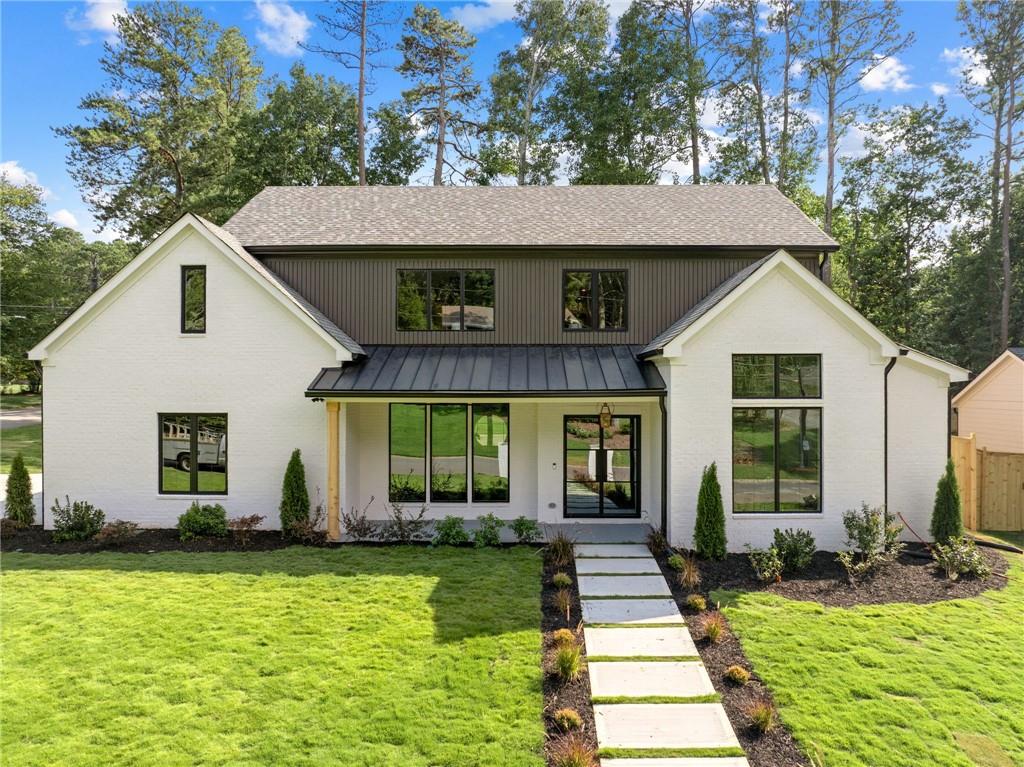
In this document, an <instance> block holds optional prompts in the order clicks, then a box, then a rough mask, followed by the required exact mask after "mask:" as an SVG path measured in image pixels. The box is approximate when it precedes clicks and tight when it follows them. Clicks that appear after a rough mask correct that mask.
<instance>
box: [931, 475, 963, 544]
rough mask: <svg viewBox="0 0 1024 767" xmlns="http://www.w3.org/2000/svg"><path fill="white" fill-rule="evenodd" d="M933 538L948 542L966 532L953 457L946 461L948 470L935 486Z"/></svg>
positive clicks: (936, 540)
mask: <svg viewBox="0 0 1024 767" xmlns="http://www.w3.org/2000/svg"><path fill="white" fill-rule="evenodd" d="M931 534H932V540H934V541H935V542H936V543H946V542H947V541H949V540H950V539H953V538H960V537H962V536H963V534H964V523H963V518H962V517H961V514H960V488H959V487H958V486H957V482H956V472H955V471H954V470H953V459H949V460H948V461H946V471H945V473H944V474H943V475H942V477H941V478H940V479H939V484H938V486H937V487H936V488H935V506H934V508H933V509H932V524H931Z"/></svg>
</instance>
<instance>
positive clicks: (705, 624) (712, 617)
mask: <svg viewBox="0 0 1024 767" xmlns="http://www.w3.org/2000/svg"><path fill="white" fill-rule="evenodd" d="M700 626H701V629H702V630H703V631H704V636H705V637H707V640H708V641H709V642H711V644H718V643H719V642H721V641H722V640H723V639H725V637H726V634H728V632H729V628H728V626H726V624H725V618H724V617H722V614H721V613H708V614H707V615H705V616H704V620H702V621H701V624H700Z"/></svg>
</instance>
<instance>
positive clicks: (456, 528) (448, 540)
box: [433, 514, 469, 546]
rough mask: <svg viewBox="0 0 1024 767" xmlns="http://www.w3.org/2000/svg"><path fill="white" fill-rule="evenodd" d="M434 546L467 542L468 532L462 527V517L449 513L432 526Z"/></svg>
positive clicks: (456, 544)
mask: <svg viewBox="0 0 1024 767" xmlns="http://www.w3.org/2000/svg"><path fill="white" fill-rule="evenodd" d="M433 543H434V545H435V546H460V545H462V544H464V543H469V533H467V532H466V529H465V527H463V520H462V517H456V516H455V515H454V514H449V515H448V516H447V517H445V518H444V519H442V520H441V521H440V522H438V523H437V525H436V526H435V527H434V540H433Z"/></svg>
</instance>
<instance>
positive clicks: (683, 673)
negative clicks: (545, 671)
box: [587, 629, 715, 698]
mask: <svg viewBox="0 0 1024 767" xmlns="http://www.w3.org/2000/svg"><path fill="white" fill-rule="evenodd" d="M637 631H654V629H637ZM587 668H589V669H590V692H591V694H592V695H594V697H609V698H612V697H630V698H643V697H646V696H655V695H659V696H660V695H671V696H674V697H677V698H695V697H697V696H698V695H714V693H715V688H714V685H712V684H711V678H710V677H709V676H708V672H707V671H706V670H705V669H704V664H703V663H701V662H700V661H690V662H675V661H672V662H666V661H653V662H651V661H639V662H638V661H612V662H605V661H596V662H593V663H589V664H587Z"/></svg>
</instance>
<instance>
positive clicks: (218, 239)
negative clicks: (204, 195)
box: [28, 213, 363, 361]
mask: <svg viewBox="0 0 1024 767" xmlns="http://www.w3.org/2000/svg"><path fill="white" fill-rule="evenodd" d="M187 228H191V229H192V230H193V231H195V232H198V233H199V234H200V235H202V236H203V237H205V238H206V239H207V240H208V241H209V242H210V243H211V244H213V245H214V246H215V247H216V248H217V249H218V250H220V251H221V252H222V253H223V254H224V255H225V256H228V257H229V258H231V259H233V260H234V261H235V262H236V263H237V264H238V265H239V266H240V267H241V268H242V269H243V271H245V272H246V273H247V274H249V275H250V276H251V277H252V278H253V279H256V280H258V281H259V282H260V283H261V284H263V285H264V286H265V287H266V288H267V290H268V291H269V292H270V294H271V295H273V296H274V297H275V298H277V299H278V300H279V301H281V303H282V304H283V305H285V306H286V307H287V308H289V310H290V311H292V312H293V313H294V314H295V316H297V317H299V318H301V319H302V320H303V321H304V322H305V323H306V324H307V325H308V326H309V327H310V328H311V329H312V330H314V331H315V332H316V333H318V334H319V335H320V336H322V337H323V338H324V340H325V341H327V343H328V344H329V345H330V346H332V347H334V349H335V351H336V353H337V358H338V360H339V361H345V360H349V359H352V358H353V357H356V356H359V355H362V354H363V350H362V347H360V346H359V344H357V343H356V342H355V341H353V340H352V339H351V338H349V337H348V336H347V335H346V334H345V333H344V332H343V331H342V330H341V329H340V328H338V327H337V325H335V324H334V323H333V322H331V321H330V320H329V319H328V318H327V317H325V316H324V315H323V314H322V313H321V312H319V311H318V310H317V309H316V308H315V307H313V306H312V305H310V304H309V302H307V301H306V300H305V299H303V298H302V297H301V296H299V295H298V294H297V293H296V292H295V291H294V290H293V289H292V288H291V287H290V286H288V285H287V284H286V283H284V282H283V281H282V280H281V279H280V278H279V277H277V276H276V275H274V274H273V273H271V272H270V271H268V270H267V268H266V267H265V266H263V265H262V264H261V263H260V262H259V261H258V260H257V259H255V258H253V257H252V256H251V255H249V253H247V252H246V251H245V249H244V248H243V247H242V246H241V244H240V243H239V242H238V240H237V239H235V238H234V237H233V236H232V235H231V234H230V233H229V232H226V231H224V230H223V229H221V228H220V227H218V226H216V225H214V224H212V223H210V222H209V221H206V220H205V219H202V218H200V217H199V216H195V215H193V214H191V213H186V214H185V215H184V216H182V217H181V218H179V219H178V220H177V221H175V222H174V223H173V224H172V225H171V226H170V227H168V228H167V229H166V230H165V231H164V232H163V233H162V234H161V235H160V236H159V237H157V238H156V239H155V240H153V242H151V243H150V244H149V245H147V246H146V247H145V248H143V250H142V252H140V253H139V254H138V255H137V256H136V257H135V258H133V259H132V260H131V261H130V262H129V263H128V264H127V265H126V266H125V267H124V268H122V269H121V270H120V271H119V272H118V273H117V274H115V275H114V276H113V277H111V278H110V279H109V280H108V281H107V282H106V283H105V284H104V285H103V286H102V287H100V289H99V290H97V291H96V292H95V293H93V294H92V295H91V296H89V298H88V299H86V301H85V302H84V303H83V304H82V305H81V306H79V307H78V309H76V310H75V311H74V312H72V313H71V315H70V316H68V317H67V319H65V320H64V321H63V322H62V323H61V324H60V325H58V326H57V327H56V328H55V329H54V330H53V331H51V332H50V333H49V334H48V335H47V336H46V337H45V338H44V339H43V340H42V341H40V342H39V343H38V344H36V345H35V346H34V347H32V349H30V350H29V352H28V358H29V359H33V360H45V359H46V358H47V357H48V356H49V353H50V350H51V349H52V348H53V346H54V345H55V344H56V343H58V342H59V341H60V339H61V338H63V337H64V336H65V335H67V334H68V333H69V332H71V331H72V330H73V329H74V328H76V327H77V326H78V325H79V324H80V323H82V322H86V321H87V320H88V318H89V317H91V316H92V313H93V311H94V310H95V309H96V308H97V307H98V306H101V305H103V304H105V302H106V301H107V300H108V298H109V297H110V296H111V295H112V294H115V293H116V292H117V291H119V290H120V289H122V287H123V286H125V285H126V284H128V283H129V282H130V281H131V280H132V279H133V278H135V277H136V276H137V275H139V274H141V273H142V272H141V270H142V268H143V267H144V265H145V264H147V263H148V262H149V261H150V260H151V259H152V258H154V257H155V256H156V255H157V254H159V253H160V252H161V251H162V250H163V248H164V246H165V245H167V244H168V243H169V242H171V241H172V240H174V239H175V238H176V237H178V235H179V234H181V233H182V232H183V231H184V230H185V229H187Z"/></svg>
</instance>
